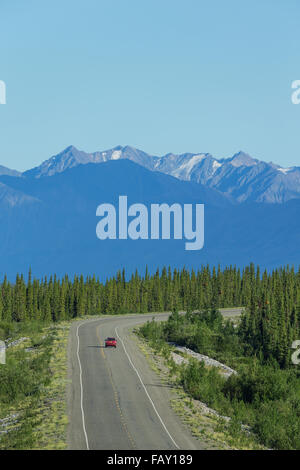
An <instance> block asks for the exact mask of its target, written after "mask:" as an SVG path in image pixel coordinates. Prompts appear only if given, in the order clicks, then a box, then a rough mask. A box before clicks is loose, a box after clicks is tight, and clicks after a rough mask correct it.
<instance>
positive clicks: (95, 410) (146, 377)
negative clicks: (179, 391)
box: [68, 314, 205, 450]
mask: <svg viewBox="0 0 300 470" xmlns="http://www.w3.org/2000/svg"><path fill="white" fill-rule="evenodd" d="M153 316H155V317H156V318H157V319H158V318H159V319H161V320H166V319H167V318H168V314H158V315H153V314H149V315H148V314H147V315H128V316H124V315H122V316H110V317H99V318H98V319H93V320H85V321H84V320H83V321H80V322H75V323H74V324H73V325H72V327H71V330H70V338H69V347H68V349H69V350H68V357H69V379H70V381H69V382H70V384H69V387H68V411H69V423H70V424H69V429H68V448H69V449H74V450H75V449H87V450H96V449H105V450H130V449H136V450H143V449H146V450H168V449H174V450H176V449H182V450H189V449H204V448H205V446H204V444H203V443H201V442H200V441H199V440H197V439H196V438H194V437H193V436H192V434H191V433H190V431H189V430H188V429H187V427H186V426H184V424H183V423H182V422H181V420H180V418H179V417H178V416H177V415H176V414H175V412H174V411H173V410H172V408H171V406H170V398H171V396H172V395H171V394H172V390H171V389H170V388H169V387H168V386H166V385H164V384H162V383H161V382H160V379H159V377H158V376H157V374H156V373H155V372H154V371H153V370H152V369H151V367H150V366H149V364H148V362H147V360H146V358H145V356H144V354H143V353H142V352H141V351H140V350H139V348H138V346H137V344H136V342H135V341H133V340H132V337H130V336H131V335H132V333H131V330H132V328H133V327H134V326H135V325H138V324H142V323H144V322H146V321H148V320H151V318H152V317H153ZM108 336H114V337H116V338H117V343H118V344H117V348H116V349H115V348H105V347H104V340H105V338H106V337H108Z"/></svg>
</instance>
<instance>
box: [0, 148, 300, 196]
mask: <svg viewBox="0 0 300 470" xmlns="http://www.w3.org/2000/svg"><path fill="white" fill-rule="evenodd" d="M121 159H127V160H131V161H133V162H134V163H137V164H138V165H141V166H143V167H145V168H147V169H148V170H152V171H159V172H161V173H165V174H167V175H171V176H174V177H175V178H178V179H180V180H183V181H192V182H194V183H200V184H203V185H205V186H207V187H209V188H213V189H217V190H218V191H220V192H222V193H223V194H224V195H226V196H228V197H229V198H230V199H231V200H232V201H236V202H238V203H240V202H246V201H251V202H267V203H282V202H286V201H289V200H290V199H295V198H300V167H290V168H283V167H281V166H279V165H275V164H274V163H266V162H264V161H260V160H258V159H255V158H252V157H251V156H250V155H248V154H246V153H244V152H242V151H241V152H238V153H236V154H235V155H234V156H233V157H231V158H227V159H224V158H223V159H219V160H218V159H216V158H214V157H213V156H212V155H210V154H209V153H196V154H193V153H184V154H181V155H174V154H173V153H168V154H167V155H164V156H162V157H157V156H153V155H149V154H147V153H145V152H143V151H141V150H138V149H135V148H133V147H129V146H125V147H122V146H117V147H115V148H113V149H110V150H106V151H102V152H95V153H85V152H83V151H80V150H77V149H76V148H75V147H73V146H70V147H68V148H66V149H65V150H64V151H62V152H61V153H59V154H58V155H55V156H53V157H51V158H50V159H49V160H46V161H45V162H43V163H42V164H41V165H40V166H38V167H36V168H33V169H31V170H29V171H26V172H25V173H24V175H26V176H34V177H36V178H40V177H41V176H53V175H54V174H56V173H61V172H62V171H65V170H66V169H67V168H73V167H75V166H77V165H80V164H87V163H95V164H98V163H103V162H107V161H110V160H121ZM0 173H1V172H0Z"/></svg>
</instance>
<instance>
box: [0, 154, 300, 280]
mask: <svg viewBox="0 0 300 470" xmlns="http://www.w3.org/2000/svg"><path fill="white" fill-rule="evenodd" d="M119 195H127V196H128V202H129V204H132V203H136V202H139V203H144V204H145V205H150V204H151V203H162V202H165V203H168V204H171V203H174V202H179V203H181V204H184V203H193V204H196V203H204V204H205V245H204V248H203V249H202V250H200V251H190V252H188V251H185V250H184V241H182V240H175V241H174V240H137V241H133V240H105V241H101V240H99V239H98V238H97V237H96V224H97V222H98V218H97V217H96V208H97V206H98V205H99V204H101V203H104V202H109V203H113V204H115V205H117V199H118V196H119ZM0 208H1V211H0V220H1V231H0V257H1V258H0V259H1V276H3V275H4V273H7V274H8V276H9V278H10V279H14V278H15V275H16V273H17V272H19V273H20V272H23V273H27V271H28V268H29V266H31V268H32V271H33V274H34V275H35V276H37V277H40V276H44V275H49V274H52V273H56V274H57V275H59V276H62V275H64V274H65V273H68V274H69V275H73V274H74V273H83V274H85V275H88V274H93V273H95V274H96V275H98V276H100V277H101V279H105V277H108V276H111V275H113V274H115V273H116V271H117V270H118V269H122V268H123V267H125V268H126V271H127V273H128V274H131V273H132V272H134V271H135V269H138V270H139V271H141V272H144V269H145V266H146V265H148V268H149V270H150V271H152V272H153V271H154V270H155V269H156V268H157V267H162V266H164V265H171V266H172V267H182V266H186V267H188V268H191V267H193V268H195V269H197V268H198V267H200V266H201V264H206V263H210V264H211V265H213V264H215V265H216V264H218V263H220V264H221V265H223V266H224V265H230V264H232V265H234V264H236V265H237V266H240V267H242V266H244V265H246V264H248V263H250V262H251V261H252V262H254V263H258V264H260V265H261V266H262V267H263V268H268V269H270V268H273V267H277V266H278V265H281V264H286V263H289V264H294V265H296V266H298V265H299V264H300V250H299V239H300V221H299V213H300V212H299V210H300V200H298V199H295V200H291V201H288V202H286V203H281V204H264V203H240V204H236V203H233V202H232V199H231V198H229V197H227V196H226V195H224V194H222V193H221V192H219V191H217V190H215V189H213V188H209V187H206V186H203V185H202V184H199V183H196V182H195V183H194V182H191V181H181V180H179V179H177V178H175V177H172V176H169V175H165V174H163V173H160V172H156V171H153V170H149V169H146V168H144V167H142V166H140V165H138V164H136V163H133V162H132V161H130V160H128V159H119V160H115V161H108V162H106V163H102V164H101V165H95V164H93V163H88V164H79V165H77V166H74V167H73V168H69V169H67V170H65V171H63V172H60V173H55V174H53V176H44V177H40V178H36V177H35V175H33V174H30V173H28V174H23V176H21V177H20V176H16V177H13V176H7V175H2V176H0Z"/></svg>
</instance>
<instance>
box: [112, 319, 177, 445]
mask: <svg viewBox="0 0 300 470" xmlns="http://www.w3.org/2000/svg"><path fill="white" fill-rule="evenodd" d="M115 332H116V335H117V337H118V338H119V340H120V341H121V343H122V345H123V348H124V351H125V354H126V356H127V357H128V360H129V362H130V364H131V366H132V368H133V370H134V371H135V373H136V375H137V376H138V378H139V380H140V382H141V384H142V386H143V388H144V390H145V393H146V395H147V397H148V398H149V400H150V403H151V405H152V406H153V409H154V411H155V413H156V414H157V416H158V419H159V420H160V422H161V424H162V426H163V428H164V430H165V431H166V433H167V434H168V436H169V438H170V439H171V441H172V442H173V444H174V445H175V447H177V449H180V447H179V446H178V445H177V444H176V442H175V441H174V439H173V437H172V436H171V434H170V433H169V431H168V429H167V427H166V425H165V423H164V422H163V420H162V419H161V417H160V414H159V413H158V411H157V409H156V408H155V405H154V403H153V401H152V399H151V397H150V395H149V393H148V391H147V389H146V387H145V385H144V383H143V381H142V379H141V376H140V374H139V373H138V371H137V369H136V367H135V366H134V364H133V362H132V360H131V359H130V356H129V354H128V352H127V351H126V348H125V345H124V343H123V340H122V338H121V337H120V336H119V334H118V327H116V328H115Z"/></svg>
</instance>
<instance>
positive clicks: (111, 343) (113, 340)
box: [105, 338, 117, 348]
mask: <svg viewBox="0 0 300 470" xmlns="http://www.w3.org/2000/svg"><path fill="white" fill-rule="evenodd" d="M109 346H111V347H113V348H116V347H117V340H116V338H106V340H105V347H106V348H107V347H109Z"/></svg>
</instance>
